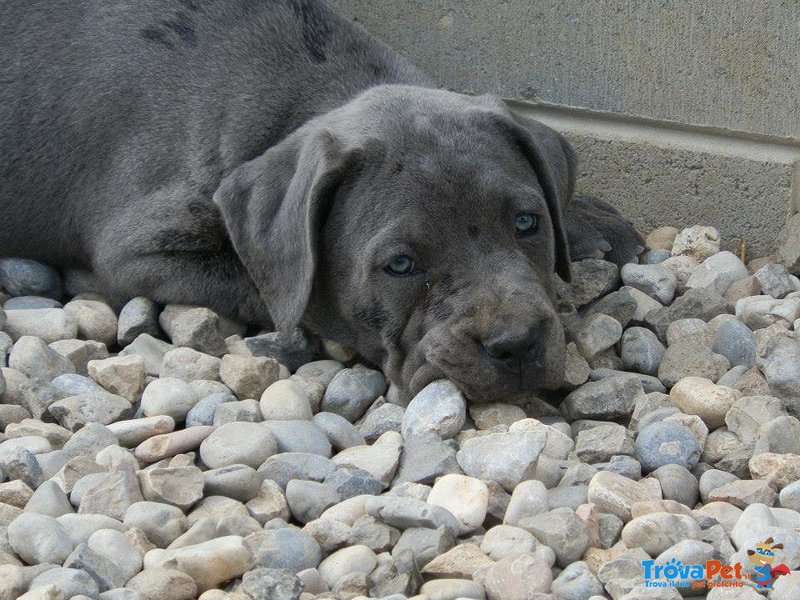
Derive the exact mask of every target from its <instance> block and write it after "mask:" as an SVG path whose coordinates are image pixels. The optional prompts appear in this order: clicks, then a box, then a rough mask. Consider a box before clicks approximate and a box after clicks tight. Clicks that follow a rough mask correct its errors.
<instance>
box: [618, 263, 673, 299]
mask: <svg viewBox="0 0 800 600" xmlns="http://www.w3.org/2000/svg"><path fill="white" fill-rule="evenodd" d="M620 276H621V277H622V282H623V283H624V284H625V285H627V286H630V287H632V288H635V289H637V290H639V291H641V292H644V293H645V294H647V295H648V296H650V297H651V298H654V299H656V300H658V301H659V302H660V303H661V304H669V303H670V302H671V301H672V298H673V297H674V296H675V289H676V287H677V285H678V280H677V279H676V277H675V274H674V273H673V272H672V271H670V270H669V269H667V268H665V267H663V266H661V265H658V264H655V265H636V264H633V263H630V264H627V265H625V266H623V267H622V270H621V271H620Z"/></svg>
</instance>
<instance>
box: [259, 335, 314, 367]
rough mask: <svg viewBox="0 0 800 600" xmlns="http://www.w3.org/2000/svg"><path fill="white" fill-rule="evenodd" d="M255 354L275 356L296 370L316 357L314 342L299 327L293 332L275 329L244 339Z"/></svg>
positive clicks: (281, 362)
mask: <svg viewBox="0 0 800 600" xmlns="http://www.w3.org/2000/svg"><path fill="white" fill-rule="evenodd" d="M244 342H245V344H246V345H247V348H248V350H250V352H252V354H253V356H266V357H269V358H274V359H275V360H277V361H278V362H279V363H280V364H282V365H286V367H287V368H288V369H289V370H290V371H292V372H294V371H297V369H299V368H300V367H301V366H302V365H304V364H306V363H307V362H310V361H311V359H312V358H313V357H314V343H313V342H312V341H311V340H310V339H308V338H307V337H306V336H305V335H304V334H303V331H302V330H301V329H299V328H296V329H294V330H293V331H292V332H291V333H289V334H286V333H281V332H278V331H273V332H271V333H265V334H262V335H257V336H255V337H249V338H245V339H244Z"/></svg>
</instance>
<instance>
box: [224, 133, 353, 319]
mask: <svg viewBox="0 0 800 600" xmlns="http://www.w3.org/2000/svg"><path fill="white" fill-rule="evenodd" d="M354 154H355V152H354V151H351V152H345V151H344V149H343V148H342V144H341V143H340V142H339V141H338V140H336V139H335V138H334V136H333V135H332V134H331V133H330V132H328V131H326V130H322V129H310V130H309V129H306V128H303V129H300V130H298V131H296V132H295V133H293V134H292V135H290V136H289V137H288V138H287V139H285V140H284V141H283V142H281V143H280V144H278V145H277V146H274V147H272V148H270V149H269V150H267V151H266V152H265V153H264V154H262V155H261V156H259V157H258V158H255V159H253V160H251V161H250V162H248V163H245V164H244V165H242V166H240V167H238V168H237V169H235V170H234V171H233V172H232V173H231V174H230V175H228V176H227V177H226V178H225V179H224V180H223V181H222V184H221V185H220V186H219V188H218V189H217V191H216V193H215V194H214V203H215V204H216V205H217V206H218V207H219V209H220V211H221V212H222V217H223V219H224V221H225V226H226V228H227V230H228V234H229V235H230V238H231V241H232V242H233V246H234V248H235V249H236V252H237V254H238V255H239V258H240V259H241V260H242V262H243V263H244V265H245V267H246V268H247V271H248V273H249V274H250V277H251V278H252V279H253V281H254V282H255V284H256V287H257V288H258V291H259V292H260V294H261V296H262V298H263V299H264V302H265V303H266V305H267V308H268V309H269V313H270V316H271V317H272V320H273V323H274V325H275V326H276V327H277V328H278V329H280V330H287V329H290V328H292V327H294V326H295V325H297V324H298V323H299V322H300V320H301V318H302V316H303V313H304V312H305V310H306V306H307V305H308V301H309V297H310V295H311V288H312V285H313V283H314V273H315V269H316V265H317V250H318V243H319V237H320V229H321V228H322V224H323V223H322V221H323V220H324V216H325V214H327V207H328V205H329V203H330V201H331V200H332V198H333V196H334V195H335V194H336V190H337V188H338V186H339V185H340V183H341V181H342V179H343V177H344V174H345V172H346V169H347V165H348V164H349V163H350V161H351V159H352V158H353V156H354Z"/></svg>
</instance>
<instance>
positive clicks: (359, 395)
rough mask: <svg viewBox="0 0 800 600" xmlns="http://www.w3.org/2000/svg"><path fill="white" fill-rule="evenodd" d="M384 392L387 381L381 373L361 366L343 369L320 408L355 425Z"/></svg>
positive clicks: (331, 385)
mask: <svg viewBox="0 0 800 600" xmlns="http://www.w3.org/2000/svg"><path fill="white" fill-rule="evenodd" d="M384 392H386V380H385V379H384V377H383V374H382V373H381V372H380V371H374V370H372V369H367V368H365V367H361V366H356V367H353V368H351V369H342V370H341V371H339V372H338V373H336V375H334V377H333V379H332V380H331V382H330V383H329V384H328V387H327V388H326V389H325V395H324V396H323V398H322V404H321V406H320V408H321V410H323V411H325V412H332V413H336V414H337V415H340V416H342V417H344V418H345V419H347V420H348V421H350V422H351V423H354V422H355V421H356V420H357V419H359V418H360V417H361V416H362V415H363V414H364V413H365V412H366V410H367V408H368V407H369V406H370V405H371V404H372V403H373V402H374V401H375V399H376V398H377V397H378V396H380V395H382V394H383V393H384Z"/></svg>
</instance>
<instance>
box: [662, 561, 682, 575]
mask: <svg viewBox="0 0 800 600" xmlns="http://www.w3.org/2000/svg"><path fill="white" fill-rule="evenodd" d="M681 566H683V563H682V562H681V561H679V560H678V559H677V558H671V559H669V560H668V561H667V564H665V565H664V577H666V578H667V579H675V578H676V577H678V575H679V574H680V572H681Z"/></svg>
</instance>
